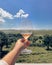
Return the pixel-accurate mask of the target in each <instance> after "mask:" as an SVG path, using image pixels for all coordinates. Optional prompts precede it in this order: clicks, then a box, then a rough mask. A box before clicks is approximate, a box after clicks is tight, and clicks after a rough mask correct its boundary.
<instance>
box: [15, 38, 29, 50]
mask: <svg viewBox="0 0 52 65" xmlns="http://www.w3.org/2000/svg"><path fill="white" fill-rule="evenodd" d="M29 45H30V41H28V40H26V39H19V40H18V41H17V42H16V44H15V47H14V49H18V48H19V49H25V48H27V47H28V46H29Z"/></svg>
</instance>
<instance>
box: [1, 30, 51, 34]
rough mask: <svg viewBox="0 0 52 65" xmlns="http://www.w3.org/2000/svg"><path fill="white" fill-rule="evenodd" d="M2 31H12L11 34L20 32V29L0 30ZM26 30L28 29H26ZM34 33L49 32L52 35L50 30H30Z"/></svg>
mask: <svg viewBox="0 0 52 65" xmlns="http://www.w3.org/2000/svg"><path fill="white" fill-rule="evenodd" d="M0 31H2V32H5V33H6V34H8V33H11V34H12V33H13V34H17V33H20V31H21V30H0ZM26 31H28V30H26ZM31 31H32V32H33V33H34V34H35V35H45V34H49V35H52V30H31Z"/></svg>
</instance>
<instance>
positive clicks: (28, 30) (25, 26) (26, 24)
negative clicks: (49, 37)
mask: <svg viewBox="0 0 52 65" xmlns="http://www.w3.org/2000/svg"><path fill="white" fill-rule="evenodd" d="M20 27H21V30H20V34H21V35H22V36H23V37H24V39H26V40H27V39H28V38H29V37H30V36H31V34H32V23H31V21H29V20H23V21H22V22H21V24H20ZM27 51H30V50H27V49H24V50H23V51H22V52H25V53H26V52H27Z"/></svg>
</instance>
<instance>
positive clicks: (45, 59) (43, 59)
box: [16, 47, 52, 63]
mask: <svg viewBox="0 0 52 65" xmlns="http://www.w3.org/2000/svg"><path fill="white" fill-rule="evenodd" d="M28 49H31V50H32V51H33V52H32V54H30V55H26V54H23V55H20V56H19V58H18V59H17V61H16V62H21V63H52V51H46V50H45V48H42V47H28Z"/></svg>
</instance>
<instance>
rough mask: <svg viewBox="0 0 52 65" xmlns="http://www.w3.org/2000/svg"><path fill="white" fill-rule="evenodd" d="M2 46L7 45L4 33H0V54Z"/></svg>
mask: <svg viewBox="0 0 52 65" xmlns="http://www.w3.org/2000/svg"><path fill="white" fill-rule="evenodd" d="M4 45H7V37H6V34H5V33H4V32H0V52H2V48H3V46H4Z"/></svg>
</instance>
